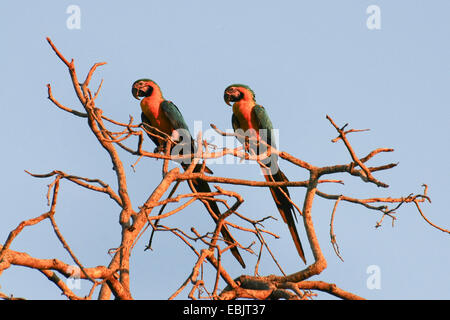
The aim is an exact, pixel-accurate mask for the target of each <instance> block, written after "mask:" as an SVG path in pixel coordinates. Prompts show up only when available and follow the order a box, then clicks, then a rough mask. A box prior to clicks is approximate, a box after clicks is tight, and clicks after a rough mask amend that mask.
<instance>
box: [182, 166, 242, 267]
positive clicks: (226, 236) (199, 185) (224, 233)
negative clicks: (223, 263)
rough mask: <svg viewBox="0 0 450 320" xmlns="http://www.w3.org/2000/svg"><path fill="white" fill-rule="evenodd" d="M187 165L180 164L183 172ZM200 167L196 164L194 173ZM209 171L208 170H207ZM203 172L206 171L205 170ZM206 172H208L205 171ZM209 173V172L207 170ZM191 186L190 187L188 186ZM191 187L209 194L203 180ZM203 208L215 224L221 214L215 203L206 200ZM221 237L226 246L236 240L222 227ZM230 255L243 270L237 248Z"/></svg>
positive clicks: (197, 181) (196, 181) (208, 189)
mask: <svg viewBox="0 0 450 320" xmlns="http://www.w3.org/2000/svg"><path fill="white" fill-rule="evenodd" d="M188 166H189V165H186V164H182V167H183V168H184V170H186V169H187V168H188ZM201 167H202V165H201V164H197V165H196V167H195V168H194V170H193V171H194V172H199V171H200V169H201ZM208 170H209V169H208ZM205 171H207V170H206V169H205ZM207 172H208V171H207ZM209 172H210V170H209ZM190 186H191V185H190ZM192 186H193V187H194V189H195V190H192V191H193V192H211V188H210V187H209V184H208V183H207V182H206V181H203V180H193V181H192ZM208 206H209V207H210V208H211V210H212V211H213V212H214V214H215V216H214V215H212V214H211V213H210V212H209V209H208ZM205 207H206V209H207V211H208V212H209V213H210V215H211V218H213V220H214V222H216V223H217V221H218V217H220V215H221V213H220V209H219V207H218V206H217V203H216V201H212V200H209V201H208V200H207V204H205ZM221 232H222V236H223V238H224V239H225V241H226V242H227V243H228V244H233V243H235V242H236V240H234V238H233V237H232V235H231V234H230V232H229V231H228V228H227V227H226V226H225V225H223V227H222V229H221ZM230 250H231V253H232V254H233V256H234V257H235V258H236V260H237V261H238V262H239V263H240V264H241V266H242V267H243V268H245V262H244V259H242V256H241V254H240V253H239V250H238V248H237V247H233V248H231V249H230Z"/></svg>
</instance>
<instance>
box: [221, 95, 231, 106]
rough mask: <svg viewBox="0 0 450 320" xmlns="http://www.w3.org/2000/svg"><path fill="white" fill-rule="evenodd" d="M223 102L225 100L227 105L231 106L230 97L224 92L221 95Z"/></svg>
mask: <svg viewBox="0 0 450 320" xmlns="http://www.w3.org/2000/svg"><path fill="white" fill-rule="evenodd" d="M223 100H225V103H226V104H227V105H229V106H231V95H229V94H228V93H226V92H225V93H224V95H223Z"/></svg>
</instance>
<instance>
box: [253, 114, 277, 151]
mask: <svg viewBox="0 0 450 320" xmlns="http://www.w3.org/2000/svg"><path fill="white" fill-rule="evenodd" d="M252 113H253V115H252V116H253V118H254V119H256V122H257V123H258V129H259V130H260V137H261V139H262V140H264V141H265V142H266V143H267V144H269V145H271V146H272V147H274V148H276V147H277V146H276V143H275V137H274V132H273V125H272V121H270V118H269V115H268V114H267V112H266V109H264V107H262V106H260V105H256V106H254V107H253V110H252ZM261 130H266V131H261Z"/></svg>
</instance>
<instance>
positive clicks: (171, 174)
mask: <svg viewBox="0 0 450 320" xmlns="http://www.w3.org/2000/svg"><path fill="white" fill-rule="evenodd" d="M47 41H48V43H49V44H50V46H51V48H52V49H53V51H54V52H55V53H56V55H57V56H58V57H59V59H60V60H61V61H62V62H63V63H64V64H65V65H66V66H67V68H68V71H69V75H70V77H71V81H72V84H73V88H74V91H75V94H76V96H77V98H78V100H79V102H80V104H81V106H82V108H83V110H84V111H77V110H74V109H71V108H68V107H67V106H65V105H63V104H62V103H60V102H59V101H58V100H57V99H56V98H55V97H54V96H53V93H52V88H51V86H50V84H49V85H47V87H48V99H49V100H50V101H51V102H52V103H53V104H54V105H55V106H56V107H58V108H59V109H61V110H63V111H66V112H69V113H71V114H73V115H74V116H76V117H80V118H84V119H86V120H87V123H88V125H89V128H90V130H91V132H92V134H93V135H94V136H95V137H96V139H97V140H98V143H99V144H100V146H101V147H102V148H103V149H105V150H106V151H107V153H108V155H109V158H110V160H111V162H112V165H113V169H114V172H115V177H116V179H117V186H118V187H117V189H116V190H114V189H113V188H112V187H111V186H110V185H109V184H107V183H106V182H104V181H102V180H101V179H97V178H87V177H81V176H76V175H72V174H70V173H66V172H63V171H59V170H53V171H51V172H50V173H46V174H35V173H29V174H30V175H31V176H33V177H36V178H50V179H52V181H51V183H50V185H49V187H48V192H47V198H48V202H49V210H48V211H47V212H45V213H43V214H41V215H39V216H37V217H35V218H32V219H29V220H26V221H22V222H21V223H20V224H19V225H18V226H17V228H15V229H14V230H12V231H11V232H10V234H9V236H8V237H7V239H6V241H5V243H4V244H3V245H0V274H1V272H2V271H3V270H5V269H7V268H10V267H12V266H26V267H29V268H32V269H35V270H38V271H40V272H41V273H42V274H44V276H46V277H47V278H48V280H50V281H51V282H53V283H54V284H55V285H56V286H57V287H58V288H59V290H60V291H61V292H62V294H64V295H65V296H66V297H67V298H69V299H91V298H92V296H93V293H94V291H95V289H96V288H97V287H98V286H101V290H100V293H99V296H98V298H99V299H110V298H111V293H112V294H113V295H114V297H115V298H116V299H132V298H133V294H132V288H130V279H129V276H130V272H129V271H130V256H131V255H132V252H133V249H134V247H135V245H136V243H137V241H138V240H139V239H140V238H141V236H142V234H143V233H144V232H146V230H151V229H155V230H165V231H168V232H171V233H172V234H173V235H174V237H176V238H178V239H179V240H180V243H181V244H183V245H186V246H188V247H189V248H190V249H191V251H192V254H193V255H195V256H196V257H197V258H196V263H195V264H194V265H193V266H192V271H191V272H190V274H189V276H188V277H187V278H186V280H185V281H184V282H183V283H181V284H180V286H179V287H178V288H174V290H173V294H172V295H171V297H170V299H173V298H175V297H176V296H178V295H179V294H180V293H181V292H182V291H184V290H185V289H188V288H189V290H188V297H189V298H191V299H195V298H198V297H200V298H209V299H224V300H229V299H237V298H252V299H310V298H312V297H313V296H314V294H315V293H314V292H316V291H322V292H326V293H329V294H331V295H334V296H337V297H339V298H343V299H361V297H359V296H358V295H356V294H353V293H350V292H347V291H345V290H343V289H340V288H338V287H337V286H336V285H335V284H332V283H326V282H322V281H309V280H308V279H309V278H311V277H312V276H315V275H319V274H320V273H321V272H322V271H323V270H324V269H325V268H326V267H327V261H326V259H325V257H324V255H323V253H322V250H321V246H320V244H319V241H318V239H317V236H316V232H315V229H314V223H313V213H312V208H313V202H314V200H315V198H317V197H319V198H322V199H326V200H331V201H334V208H333V210H332V212H331V220H330V241H331V245H332V246H333V248H334V250H335V252H336V254H337V255H338V256H339V257H340V253H339V247H338V244H337V241H336V236H335V233H334V230H333V223H334V216H335V212H336V209H337V207H338V205H339V203H340V202H342V201H344V202H349V203H352V204H355V205H360V206H363V207H365V208H367V209H368V210H374V211H377V212H379V213H380V220H379V222H378V225H381V223H382V222H383V220H384V219H391V220H392V221H394V220H395V219H396V216H395V212H396V211H397V210H398V209H399V208H400V207H401V206H402V205H404V204H405V205H407V204H414V206H415V207H416V208H417V210H418V212H419V213H420V215H421V216H422V217H423V218H424V219H425V220H426V221H427V222H428V223H430V224H431V225H433V226H434V227H436V228H437V229H439V230H441V231H443V232H446V233H449V231H448V230H446V229H443V228H440V227H439V226H436V225H434V224H432V223H431V222H430V221H429V220H428V219H427V218H426V217H425V215H424V214H423V211H422V205H423V203H424V202H425V201H428V202H431V200H430V198H429V196H428V195H427V186H426V185H424V191H423V193H421V194H409V195H408V196H403V197H383V198H380V197H371V198H365V199H359V198H353V197H350V196H346V195H344V194H327V193H324V192H322V191H320V189H319V186H320V185H321V184H323V183H341V184H343V181H342V180H336V179H331V178H329V177H330V175H332V174H336V173H345V174H347V175H349V176H353V177H356V178H357V179H360V181H361V182H362V183H369V184H373V185H375V186H377V187H381V188H388V185H387V184H386V183H384V182H382V181H379V180H378V179H377V178H376V177H375V176H374V174H375V173H376V172H378V171H382V170H388V169H391V168H394V167H395V166H396V165H397V164H395V163H389V164H385V165H381V166H376V167H370V166H367V162H368V161H369V160H370V159H372V158H373V157H375V156H376V155H378V154H380V153H384V152H393V151H394V150H393V149H389V148H380V149H376V150H373V151H371V152H370V153H369V154H367V155H365V156H364V157H358V156H357V153H356V152H355V150H354V149H353V147H352V146H351V144H350V142H349V139H348V135H349V134H351V133H357V132H361V131H366V130H357V129H347V124H346V125H344V126H339V125H337V124H336V123H335V122H334V120H333V119H332V118H331V117H330V116H327V117H326V118H327V119H328V121H329V123H330V124H331V125H332V126H333V127H334V128H335V129H336V132H337V137H336V138H335V139H333V140H332V142H342V143H343V144H344V146H345V148H346V149H347V151H348V153H349V156H350V161H349V162H348V163H346V164H338V165H329V166H324V167H317V166H314V165H312V164H310V163H308V162H305V161H303V160H301V159H299V158H296V157H295V156H293V155H291V154H289V153H287V152H284V151H281V150H275V149H274V148H272V149H271V152H274V153H276V154H278V156H279V158H281V159H283V160H285V161H288V162H290V163H292V164H293V165H295V166H297V167H298V168H300V169H303V170H306V171H308V172H309V179H308V180H306V181H290V182H266V181H255V180H245V179H236V178H230V177H219V176H209V175H205V173H204V172H203V171H202V172H198V173H194V172H193V170H192V169H193V168H194V166H195V165H196V164H197V163H199V162H202V161H203V163H204V160H206V159H212V158H220V157H224V156H226V155H232V156H234V157H236V158H238V159H245V160H249V161H255V162H256V161H260V160H261V159H260V158H259V156H256V155H254V154H249V153H248V151H246V149H245V148H243V147H237V148H233V149H229V148H222V149H214V148H212V146H211V145H209V144H208V143H207V142H206V141H203V139H202V136H201V134H200V135H199V136H198V137H197V146H198V148H197V153H196V154H195V155H183V156H173V155H170V154H168V153H165V154H162V153H154V152H149V151H146V150H144V148H143V142H144V139H145V137H146V133H149V130H147V129H148V128H146V127H144V126H142V125H141V124H135V123H134V120H133V118H131V117H130V120H129V121H128V123H124V122H120V121H116V120H113V119H111V118H109V117H107V116H105V115H104V114H103V111H102V110H101V109H100V108H97V107H96V105H95V100H96V99H97V97H98V95H99V93H100V90H101V86H102V82H103V80H102V82H101V83H100V85H99V87H98V88H97V90H96V91H95V92H93V91H92V90H91V89H90V81H91V78H92V76H93V74H94V72H95V71H96V69H97V67H99V66H102V65H104V64H105V63H104V62H102V63H96V64H94V65H93V66H92V68H91V69H90V70H89V72H88V74H87V76H86V78H85V79H84V81H83V82H80V81H79V79H78V75H77V72H76V69H75V63H74V60H73V59H72V60H71V61H68V60H67V59H66V58H65V57H64V56H63V55H62V54H61V53H60V51H59V50H58V49H57V48H56V47H55V45H54V44H53V43H52V42H51V40H50V39H49V38H47ZM111 126H112V127H114V128H119V129H117V130H116V131H114V130H111V129H110V128H109V127H111ZM211 126H212V128H213V129H214V130H216V131H217V132H218V133H219V134H221V135H224V136H226V135H236V134H229V133H225V132H223V131H222V130H220V129H218V128H217V127H216V126H214V125H211ZM152 129H154V130H151V132H152V134H154V132H155V130H157V129H156V128H152ZM161 137H162V138H164V139H166V141H167V143H170V137H164V135H163V134H161ZM130 145H135V147H131V146H130ZM119 151H120V152H126V153H129V154H132V155H134V156H136V157H137V161H139V160H140V159H141V158H154V159H162V160H163V169H162V170H163V178H162V180H161V182H160V183H159V184H158V186H157V187H156V188H155V189H154V190H153V191H152V192H151V193H150V194H149V195H148V198H147V200H146V201H145V202H144V203H142V205H141V206H140V207H138V208H133V206H132V204H131V203H132V201H131V200H130V197H131V196H130V194H129V192H128V188H127V176H126V172H125V169H124V164H123V163H122V161H121V158H120V155H119ZM188 157H190V158H192V162H191V165H190V168H189V169H188V170H186V171H185V172H180V171H179V170H178V169H177V168H175V169H172V170H170V171H169V170H168V162H169V161H170V160H181V159H182V158H188ZM137 161H136V163H137ZM136 163H135V164H134V165H133V166H135V165H136ZM193 179H201V180H204V181H206V182H211V183H215V184H216V185H215V188H216V191H214V192H210V193H200V192H195V193H186V194H180V195H177V196H174V191H175V189H176V186H177V185H178V184H179V183H180V182H182V181H192V180H193ZM61 180H67V181H70V182H73V183H75V184H77V185H78V186H80V187H82V188H86V189H88V190H91V191H95V192H99V193H102V194H105V195H107V196H108V197H109V198H110V199H111V201H114V202H115V204H116V205H117V206H119V208H120V217H119V223H120V225H121V233H120V235H118V236H120V238H121V240H120V246H119V247H118V248H116V249H114V250H112V252H111V253H112V258H111V260H110V261H108V262H107V263H105V264H104V265H102V266H96V267H89V266H85V265H84V264H83V263H82V261H80V260H79V259H78V258H77V256H76V254H75V253H74V252H73V251H72V249H71V247H70V245H69V244H68V243H67V241H66V240H65V238H64V236H63V235H62V233H61V232H60V230H59V228H58V226H57V224H56V221H55V219H54V216H55V214H56V207H57V203H58V192H59V189H60V181H61ZM218 184H221V185H242V186H247V187H248V189H249V192H251V190H252V188H256V187H259V188H261V187H262V188H269V187H281V186H289V187H297V188H299V187H300V188H305V189H306V193H305V197H304V199H302V203H303V207H302V209H300V207H299V206H298V205H297V204H295V201H294V199H291V200H292V202H293V203H294V204H295V207H296V208H297V210H298V212H299V213H300V215H301V218H302V221H303V224H304V228H305V230H306V234H307V238H308V241H309V247H310V249H311V250H312V253H313V256H314V262H313V263H311V264H310V265H308V266H307V267H306V268H304V269H302V270H298V271H297V272H295V273H292V274H285V273H284V272H283V269H282V268H281V266H279V264H278V262H277V261H276V259H275V255H276V253H274V252H272V251H271V249H270V247H269V246H268V244H267V242H266V240H265V239H266V237H277V235H276V234H274V233H273V232H271V231H270V230H267V229H265V228H264V226H263V221H264V220H265V219H267V218H268V217H261V219H260V220H251V219H249V218H248V217H246V216H245V215H244V214H242V213H239V212H238V211H237V209H238V208H239V206H240V205H241V204H242V202H243V201H244V196H243V195H241V194H238V193H236V192H233V191H232V190H226V189H224V187H220V186H219V185H218ZM171 187H172V189H171ZM169 189H171V191H169ZM168 191H169V195H168V197H166V198H164V197H163V196H164V194H166V193H167V192H168ZM205 199H207V200H209V201H211V200H212V201H217V202H220V203H222V205H223V206H225V207H226V210H225V212H224V213H223V214H222V215H221V216H220V217H217V218H218V222H217V224H216V225H215V227H214V230H211V231H210V232H208V233H205V234H200V233H199V232H198V231H197V230H196V229H195V226H194V227H192V229H191V232H189V233H188V232H186V231H183V229H182V228H171V227H169V226H166V225H164V224H163V222H164V219H165V218H167V217H169V216H171V215H175V214H181V213H182V212H183V209H185V208H187V207H188V206H190V205H191V204H192V203H193V202H195V201H197V200H199V201H202V200H203V201H204V200H205ZM168 203H178V204H180V205H179V206H178V207H177V208H176V209H174V210H171V211H168V212H164V211H163V210H164V208H165V206H166V205H167V204H168ZM158 208H159V210H157V209H158ZM231 215H235V216H237V217H238V218H239V219H240V220H239V221H241V222H242V223H241V224H236V223H231V222H229V221H228V220H227V218H228V217H229V216H231ZM46 219H48V220H50V222H51V225H52V227H53V230H54V232H55V234H56V235H57V238H58V239H59V241H60V242H61V245H62V246H63V247H64V249H65V250H67V252H68V253H69V255H70V257H71V258H72V260H73V262H70V263H69V262H63V261H60V260H57V259H39V258H35V257H32V256H31V255H29V254H27V253H26V252H17V251H14V250H12V249H10V247H11V244H12V242H13V241H14V239H15V238H16V237H17V236H18V235H19V234H20V232H21V231H22V230H23V229H24V228H25V227H30V226H33V225H35V224H38V223H40V222H41V221H43V220H46ZM157 222H159V224H158V225H157ZM224 225H226V226H228V228H231V229H239V230H241V231H244V232H248V233H250V234H253V235H254V238H255V243H257V245H255V244H254V243H253V244H248V245H244V244H241V243H240V242H239V241H236V242H235V243H227V242H226V241H224V239H223V238H221V236H220V235H221V232H220V231H221V228H223V226H224ZM149 228H150V229H149ZM235 246H237V247H238V248H240V249H241V250H243V251H246V252H249V253H250V254H254V255H256V256H257V257H258V258H257V262H256V264H255V266H254V275H241V276H238V277H236V275H234V276H233V275H231V274H229V272H228V271H227V270H226V269H225V268H224V266H223V265H222V263H221V261H222V259H223V257H222V256H223V253H224V252H226V251H228V250H230V248H232V247H235ZM263 250H267V251H268V252H269V253H270V255H271V256H272V258H273V259H274V261H275V263H276V264H277V265H278V267H279V270H280V271H281V273H282V275H266V276H260V275H258V265H259V262H260V258H261V253H262V251H263ZM49 255H51V253H50V252H49ZM73 263H74V264H75V265H76V266H77V267H78V268H73ZM206 263H209V264H211V265H212V266H213V268H214V270H215V277H214V279H215V280H214V281H213V283H207V282H206V281H205V280H204V279H203V278H202V275H201V268H202V266H203V265H204V264H206ZM77 270H78V271H77ZM76 271H77V272H79V275H78V276H79V278H80V279H81V280H82V281H87V282H90V284H91V289H90V292H89V294H88V295H87V296H85V297H81V296H77V295H76V294H75V293H74V292H73V291H72V290H71V288H70V287H69V286H68V285H67V282H66V281H64V279H67V278H70V277H72V276H73V275H74V272H76ZM61 276H62V278H61ZM221 286H225V288H223V289H220V287H221ZM0 297H2V298H5V299H8V298H11V296H8V295H5V294H1V296H0Z"/></svg>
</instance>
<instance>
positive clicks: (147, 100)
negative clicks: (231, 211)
mask: <svg viewBox="0 0 450 320" xmlns="http://www.w3.org/2000/svg"><path fill="white" fill-rule="evenodd" d="M131 92H132V95H133V97H135V98H136V99H138V100H140V107H141V111H142V113H141V120H142V123H143V124H144V125H146V129H147V131H149V132H152V133H156V134H159V136H161V133H159V132H158V131H157V130H155V129H153V128H156V129H158V130H159V131H160V132H162V133H164V134H167V135H168V136H169V137H171V138H172V140H175V141H177V140H178V141H177V143H176V144H175V145H172V150H174V148H177V147H180V145H182V144H184V146H185V147H186V146H187V148H182V150H181V152H180V154H183V151H184V150H186V149H187V150H189V151H188V152H187V153H190V154H194V153H195V145H194V140H193V139H192V136H191V134H190V133H189V128H188V126H187V124H186V122H185V120H184V118H183V115H182V114H181V112H180V110H179V109H178V108H177V106H176V105H175V104H174V103H173V102H171V101H169V100H166V99H165V98H164V97H163V95H162V91H161V89H160V87H159V86H158V85H157V84H156V82H154V81H153V80H150V79H139V80H136V81H135V82H134V83H133V85H132V89H131ZM141 98H142V100H141ZM148 135H149V137H150V139H151V140H152V141H153V142H154V143H155V145H156V148H155V152H161V151H163V150H164V148H165V145H166V139H165V138H164V137H155V136H153V135H151V134H148ZM180 138H182V139H181V141H179V140H180ZM190 161H191V160H190V159H188V160H184V161H182V162H181V166H182V167H183V169H184V170H186V169H187V168H188V167H189V162H190ZM201 168H202V164H197V165H196V167H195V168H194V170H193V172H200V170H201ZM204 171H205V172H208V173H212V171H211V170H210V169H209V168H208V167H205V169H204ZM189 187H190V188H191V190H192V192H211V188H210V187H209V185H208V183H207V182H206V181H203V180H200V179H196V180H193V181H192V184H189ZM203 204H204V205H205V207H206V208H207V209H208V206H209V208H210V209H211V210H212V211H213V212H214V214H215V216H214V215H213V214H211V213H210V215H211V217H212V218H213V220H214V221H215V222H216V223H217V221H218V218H219V217H220V216H221V213H220V210H219V207H218V206H217V203H216V201H212V200H206V203H205V202H203ZM207 211H208V212H209V210H207ZM221 232H222V235H223V238H224V239H225V241H226V243H227V244H228V245H230V244H233V243H235V240H234V239H233V237H232V236H231V234H230V232H229V230H228V228H227V226H226V225H223V227H222V229H221ZM230 250H231V253H232V254H233V256H234V257H235V258H236V260H237V261H238V262H239V263H240V265H241V266H242V267H243V268H245V262H244V260H243V258H242V256H241V255H240V253H239V250H238V248H237V247H236V246H234V247H232V248H231V249H230Z"/></svg>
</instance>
